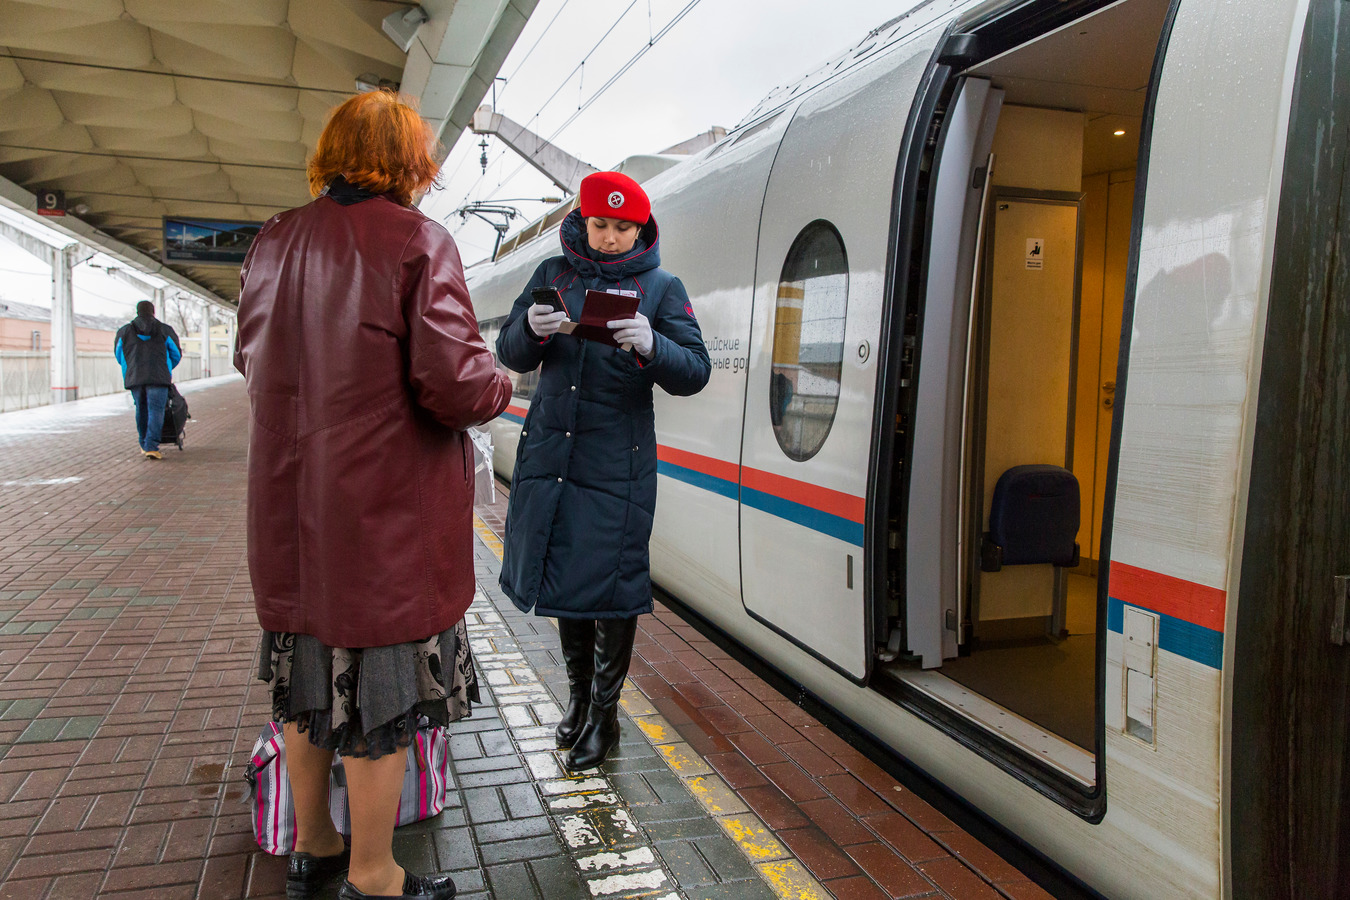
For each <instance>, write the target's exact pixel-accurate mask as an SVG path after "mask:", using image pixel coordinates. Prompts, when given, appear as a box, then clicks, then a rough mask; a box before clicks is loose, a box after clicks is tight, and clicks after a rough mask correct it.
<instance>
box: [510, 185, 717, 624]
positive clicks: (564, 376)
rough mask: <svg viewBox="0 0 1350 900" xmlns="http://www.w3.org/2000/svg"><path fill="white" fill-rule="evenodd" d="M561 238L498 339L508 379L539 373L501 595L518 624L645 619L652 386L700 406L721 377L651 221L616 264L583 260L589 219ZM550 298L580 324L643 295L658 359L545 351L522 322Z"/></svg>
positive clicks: (573, 341)
mask: <svg viewBox="0 0 1350 900" xmlns="http://www.w3.org/2000/svg"><path fill="white" fill-rule="evenodd" d="M561 238H562V246H563V255H562V256H555V257H553V258H551V259H547V260H545V261H544V262H543V263H541V264H540V265H539V268H538V269H536V270H535V272H534V276H533V277H532V278H531V279H530V283H529V284H528V285H526V286H525V290H524V291H523V292H522V293H521V295H520V297H519V298H517V300H516V302H515V305H514V306H513V307H512V309H511V314H510V315H509V316H508V317H507V320H506V324H505V325H503V326H502V331H501V335H500V336H499V337H498V338H497V358H498V359H499V360H500V361H501V362H502V363H503V364H504V365H506V366H507V367H509V368H511V369H514V370H515V371H517V372H530V371H533V370H534V369H535V367H537V366H539V365H541V364H542V366H543V368H542V369H541V370H540V374H539V385H538V387H537V388H536V389H535V393H534V396H533V398H532V399H531V401H530V411H529V414H528V415H526V417H525V424H524V426H523V427H522V430H521V436H520V445H519V448H518V449H517V451H516V468H515V475H514V477H513V479H512V483H511V501H510V506H509V508H508V511H507V514H506V551H505V558H504V559H503V561H502V575H501V585H502V590H503V591H505V592H506V595H507V596H508V597H510V598H511V600H512V602H514V603H515V604H516V606H517V607H519V608H520V609H521V610H522V611H526V612H528V611H529V610H530V609H534V610H535V612H536V613H537V614H539V615H543V616H559V617H563V618H588V619H606V618H622V617H627V616H635V615H637V614H638V613H644V612H651V609H652V586H651V576H650V574H649V572H648V554H647V543H648V540H649V539H650V537H651V532H652V516H653V514H654V513H655V512H656V420H655V417H654V415H653V412H652V386H653V385H658V386H660V387H661V388H663V389H664V390H665V391H666V392H667V393H670V394H675V395H677V396H687V395H690V394H696V393H698V392H699V391H701V390H702V389H703V387H704V385H706V384H707V383H708V376H709V375H710V374H711V372H712V367H711V366H710V365H709V362H708V351H707V348H706V347H704V345H703V336H702V334H701V333H700V332H699V327H698V322H697V320H695V318H694V312H693V309H692V308H691V307H690V305H689V297H688V295H687V294H686V293H685V290H684V285H682V284H680V280H679V279H678V278H676V277H675V276H673V275H671V274H670V273H669V272H666V271H663V270H662V269H661V268H660V265H661V257H660V246H659V237H658V232H657V228H656V221H655V220H654V219H653V220H651V221H650V222H648V223H647V225H646V226H644V227H643V229H642V232H641V236H640V240H639V242H638V243H637V244H635V245H634V247H633V249H632V251H630V252H629V253H628V254H627V255H625V256H622V257H619V258H617V259H613V260H612V261H605V262H599V261H596V260H594V259H591V258H590V257H589V255H587V254H586V253H585V250H586V244H585V241H586V223H585V220H584V219H583V218H582V216H581V213H580V212H579V211H576V212H573V213H572V214H571V215H569V216H568V217H567V218H566V219H565V220H564V221H563V224H562V230H561ZM574 248H576V249H574ZM578 250H581V251H582V252H577V251H578ZM540 286H553V287H556V288H558V289H559V290H561V291H562V295H563V301H564V302H565V303H566V304H567V310H568V313H569V314H570V317H571V318H572V319H574V320H575V319H579V318H580V317H581V309H582V305H583V300H584V297H585V293H586V291H587V289H591V290H601V291H603V290H612V289H615V288H617V289H619V290H626V291H636V292H637V293H638V295H639V297H640V298H641V299H640V302H639V306H638V311H639V312H640V313H642V314H643V315H645V316H646V317H647V318H648V319H649V320H650V321H651V324H652V331H653V339H654V344H653V354H652V358H651V359H650V360H641V361H639V359H638V355H637V353H636V352H634V351H631V350H630V351H628V352H624V351H622V350H619V349H617V348H614V347H609V346H606V345H604V344H599V343H596V342H594V341H584V340H578V339H577V338H574V337H572V336H571V335H566V334H557V335H554V336H553V337H551V338H549V339H548V340H546V341H543V342H541V341H540V340H539V338H538V337H537V336H536V335H535V334H534V332H532V331H531V330H530V328H529V324H528V323H527V321H526V316H525V311H526V310H527V309H528V308H529V306H530V304H531V303H532V302H533V301H532V299H531V295H530V290H531V289H532V288H536V287H540Z"/></svg>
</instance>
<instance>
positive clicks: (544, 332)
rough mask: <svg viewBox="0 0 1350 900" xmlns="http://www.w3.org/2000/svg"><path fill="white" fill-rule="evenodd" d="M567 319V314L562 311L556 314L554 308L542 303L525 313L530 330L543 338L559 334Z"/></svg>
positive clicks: (534, 305)
mask: <svg viewBox="0 0 1350 900" xmlns="http://www.w3.org/2000/svg"><path fill="white" fill-rule="evenodd" d="M566 318H567V313H565V312H563V311H561V310H559V311H558V312H554V311H553V307H551V306H545V305H544V304H542V303H535V304H533V305H532V306H531V307H530V308H529V309H528V310H526V311H525V319H526V321H528V322H529V323H530V330H531V331H533V332H534V333H535V334H537V335H538V336H539V337H541V338H546V337H552V336H553V335H554V334H557V332H558V329H559V328H560V327H562V323H563V321H564V320H565V319H566Z"/></svg>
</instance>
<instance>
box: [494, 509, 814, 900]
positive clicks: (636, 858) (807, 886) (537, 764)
mask: <svg viewBox="0 0 1350 900" xmlns="http://www.w3.org/2000/svg"><path fill="white" fill-rule="evenodd" d="M474 529H475V531H477V533H478V537H479V540H481V541H482V542H483V544H484V546H486V547H487V548H488V549H489V550H490V551H492V553H493V555H495V556H496V557H497V560H498V562H500V561H501V556H502V544H501V540H500V538H498V536H497V535H496V533H494V532H493V531H492V529H491V528H489V527H488V526H487V525H486V524H485V523H484V522H483V520H482V519H481V518H479V517H478V516H477V515H475V516H474ZM490 605H491V604H490V601H488V600H487V598H486V597H485V596H483V594H482V591H481V589H480V592H479V595H478V597H477V598H476V599H475V602H474V606H473V607H471V609H470V613H471V615H470V618H469V625H468V628H469V634H470V636H471V639H473V640H474V641H475V643H474V658H475V659H476V660H478V662H479V664H480V667H481V668H483V669H484V670H485V671H486V673H487V674H486V677H487V680H488V683H489V684H493V685H495V684H498V683H501V684H502V685H503V687H501V688H498V687H494V693H495V694H496V695H497V698H498V702H499V703H500V704H501V705H502V717H503V719H505V720H506V722H507V726H508V728H509V729H510V730H511V733H512V737H513V739H515V740H516V742H517V747H518V749H519V750H520V751H521V752H522V754H523V755H524V756H525V759H526V761H527V762H528V764H529V766H530V769H531V771H532V772H533V773H534V774H535V777H536V778H538V779H539V780H540V788H541V790H542V791H543V792H544V793H545V794H546V795H550V797H551V799H549V800H548V801H547V802H548V808H549V810H550V812H551V813H552V814H553V815H554V817H555V821H556V823H557V825H558V828H559V832H560V834H561V835H562V837H563V840H564V841H565V842H566V843H567V845H568V846H569V847H571V848H572V849H573V850H574V851H576V852H578V853H584V852H586V851H588V850H590V849H592V848H600V847H605V846H606V841H607V840H608V841H613V840H615V839H616V838H617V839H618V841H619V842H622V841H623V840H625V839H627V838H629V837H630V836H632V835H635V834H636V831H637V829H636V828H634V827H633V823H632V819H631V818H630V817H629V816H628V813H627V810H626V808H624V807H623V805H622V802H621V800H620V798H619V796H618V794H616V793H614V792H613V789H612V786H611V785H610V784H609V782H608V779H607V778H606V776H605V775H604V773H603V772H601V771H600V770H596V769H592V770H589V771H588V772H586V773H582V774H583V776H584V777H579V778H573V779H566V778H564V776H565V773H564V772H563V770H562V769H561V754H560V753H559V752H558V751H556V750H553V749H552V748H553V738H552V734H553V727H554V725H556V723H557V721H558V719H559V718H560V717H561V710H560V709H559V708H558V706H557V705H556V704H555V703H553V702H552V700H551V699H549V698H548V696H547V692H546V691H544V689H543V687H542V686H541V685H539V683H538V678H537V677H536V676H535V674H534V672H533V670H532V669H530V668H528V664H526V665H525V667H524V668H520V663H523V658H522V657H521V656H520V654H518V653H510V652H502V650H501V648H500V647H499V646H498V644H496V643H495V642H494V641H495V639H504V640H505V641H507V642H512V639H511V638H510V633H509V631H506V629H505V628H504V627H500V628H497V629H496V630H495V631H494V633H493V637H494V640H487V639H483V640H482V641H481V643H480V639H479V636H478V635H479V634H480V633H483V632H482V631H481V630H482V629H484V628H485V627H486V626H487V624H489V623H499V622H500V621H501V617H500V616H499V615H497V614H496V613H495V612H479V611H478V610H479V609H482V608H486V607H490ZM475 620H476V621H475ZM476 629H477V630H476ZM504 631H505V632H506V634H505V636H504V638H503V637H502V636H501V632H504ZM485 637H486V636H485ZM512 643H513V642H512ZM518 659H519V662H517V660H518ZM494 670H495V671H496V672H498V673H501V674H495V675H494ZM517 672H519V673H520V677H521V678H522V679H523V680H524V682H525V683H524V685H521V684H517V683H511V684H510V685H509V686H507V682H506V678H507V677H510V678H512V679H514V678H515V677H516V674H515V673H517ZM507 673H510V674H509V676H508V674H507ZM531 686H532V687H531ZM504 692H505V693H504ZM620 705H621V706H622V707H623V710H624V712H626V713H627V714H628V716H629V718H630V719H631V720H632V721H633V724H634V725H636V726H637V727H638V729H639V730H640V731H641V733H642V734H643V736H644V737H646V739H647V741H648V742H649V743H650V744H651V746H652V747H653V748H654V749H655V750H656V751H657V753H658V754H660V756H661V758H663V759H664V760H665V763H666V765H667V767H668V768H669V769H670V771H671V772H672V773H673V774H674V775H675V776H676V778H678V779H679V780H680V783H682V784H683V785H684V787H685V788H686V789H687V790H688V791H689V794H690V796H692V797H693V798H694V799H695V800H696V801H698V803H699V804H700V805H701V806H702V807H703V809H704V810H705V811H706V812H707V813H708V815H709V816H712V817H713V818H714V819H715V820H716V821H717V824H718V825H719V826H720V827H721V828H722V830H723V831H724V832H725V833H726V834H727V836H728V837H730V838H731V840H732V841H734V842H735V844H736V846H737V847H739V848H740V850H741V852H742V853H744V854H745V857H746V859H748V860H749V861H750V863H751V864H752V865H753V866H754V867H755V870H756V871H757V872H758V873H759V875H760V877H761V878H763V879H764V881H765V883H766V884H767V885H768V886H769V888H770V889H771V890H772V891H773V893H774V894H775V895H777V896H778V897H782V898H795V900H826V898H829V897H830V896H831V894H830V893H829V892H828V891H826V890H825V889H824V888H822V887H821V885H820V883H819V882H817V881H816V879H814V878H813V877H811V874H810V873H809V872H808V871H807V870H806V868H805V867H804V866H803V865H802V864H801V863H800V862H799V861H798V860H797V858H796V857H795V856H793V854H792V852H791V851H790V850H788V848H787V847H785V846H784V845H783V844H782V842H780V841H779V840H778V839H777V838H776V837H774V835H773V832H772V831H770V830H769V829H768V828H767V827H765V825H764V823H763V822H762V821H760V819H759V817H758V816H756V815H755V814H754V813H752V812H751V811H750V810H749V809H748V808H747V807H746V806H745V804H744V803H743V802H742V801H741V799H740V798H739V797H738V796H737V795H736V793H735V792H734V791H732V790H731V788H730V787H728V786H727V784H726V782H725V781H723V780H722V779H721V778H720V777H719V776H718V775H717V774H716V773H715V772H713V770H712V768H711V767H710V766H709V765H708V763H707V762H706V761H704V760H703V759H702V758H701V757H700V756H699V755H698V753H697V752H695V750H694V749H693V748H692V747H690V746H689V744H687V743H686V742H684V741H683V740H682V739H681V738H680V736H679V734H678V733H677V732H676V731H675V730H674V729H673V728H671V727H670V724H669V723H668V722H667V721H666V720H665V719H664V718H663V717H662V716H661V715H660V714H659V713H658V712H657V711H656V708H655V707H654V706H652V705H651V703H650V702H649V701H648V700H647V698H646V697H645V696H644V695H643V694H642V692H641V691H639V690H637V689H636V688H635V687H633V685H632V683H631V682H629V683H628V684H626V685H625V687H624V692H623V697H622V699H621V700H620ZM555 792H556V793H555ZM593 826H600V827H593ZM629 829H632V831H631V832H630V831H629ZM602 835H603V836H602ZM620 846H621V843H615V844H612V845H611V847H612V849H609V848H607V849H606V850H605V851H604V852H599V853H596V854H594V855H581V856H578V857H577V864H578V866H579V867H580V868H581V870H582V872H583V875H585V873H587V872H590V871H593V870H596V869H597V868H601V867H603V868H605V869H607V868H609V867H611V866H613V867H621V866H622V865H623V864H624V863H627V862H631V863H632V864H633V865H635V866H641V865H644V864H646V863H654V862H655V859H654V857H653V854H652V852H651V849H650V848H648V847H637V848H636V849H633V850H631V851H628V852H627V853H621V854H616V853H615V852H613V850H614V849H618V848H619V847H620ZM660 874H664V873H660ZM657 878H658V872H657V870H656V869H655V868H651V869H641V868H639V869H636V870H635V871H633V872H632V873H628V874H615V875H610V876H600V875H594V876H590V877H588V878H587V884H588V885H590V887H591V890H592V893H593V895H594V896H596V897H601V896H611V895H612V894H610V893H606V892H607V891H609V890H611V889H612V890H613V891H614V893H618V892H620V891H629V890H634V889H641V888H642V887H644V886H645V883H646V882H648V881H650V882H653V884H652V886H653V887H658V886H659V882H657ZM671 896H674V895H671Z"/></svg>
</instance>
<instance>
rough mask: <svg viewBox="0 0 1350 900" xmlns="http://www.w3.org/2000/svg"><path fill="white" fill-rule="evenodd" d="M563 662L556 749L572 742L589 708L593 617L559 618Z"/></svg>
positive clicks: (566, 746)
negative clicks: (562, 706)
mask: <svg viewBox="0 0 1350 900" xmlns="http://www.w3.org/2000/svg"><path fill="white" fill-rule="evenodd" d="M558 637H559V638H561V639H562V653H563V662H564V663H565V664H566V665H567V712H565V713H563V717H562V721H561V722H559V723H558V731H557V733H556V737H557V739H558V749H559V750H566V749H567V748H568V747H571V746H572V745H573V744H575V743H576V740H577V738H578V737H579V736H580V735H581V730H582V728H583V727H584V726H585V724H586V711H587V710H588V709H590V708H591V678H592V677H593V676H594V675H595V620H594V619H559V620H558Z"/></svg>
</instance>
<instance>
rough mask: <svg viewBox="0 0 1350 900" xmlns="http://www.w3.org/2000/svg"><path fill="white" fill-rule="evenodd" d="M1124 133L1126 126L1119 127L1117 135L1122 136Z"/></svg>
mask: <svg viewBox="0 0 1350 900" xmlns="http://www.w3.org/2000/svg"><path fill="white" fill-rule="evenodd" d="M1123 134H1125V129H1124V128H1117V129H1116V137H1120V136H1122V135H1123Z"/></svg>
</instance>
